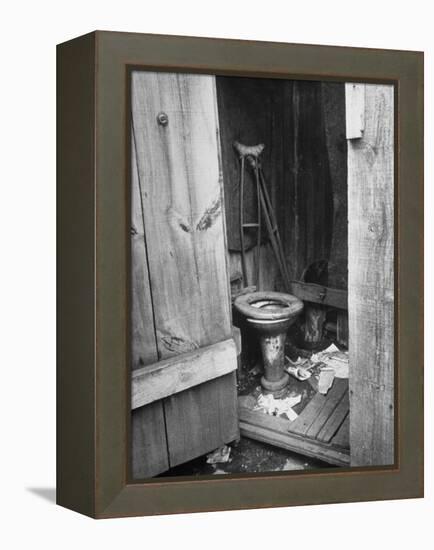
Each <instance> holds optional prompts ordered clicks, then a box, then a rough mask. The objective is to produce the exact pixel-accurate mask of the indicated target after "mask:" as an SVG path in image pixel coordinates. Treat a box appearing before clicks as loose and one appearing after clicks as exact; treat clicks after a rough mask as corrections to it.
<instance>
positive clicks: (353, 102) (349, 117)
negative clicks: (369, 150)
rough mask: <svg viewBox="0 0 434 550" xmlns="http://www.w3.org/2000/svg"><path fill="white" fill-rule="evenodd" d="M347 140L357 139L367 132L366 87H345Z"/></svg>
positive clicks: (347, 85)
mask: <svg viewBox="0 0 434 550" xmlns="http://www.w3.org/2000/svg"><path fill="white" fill-rule="evenodd" d="M345 109H346V133H347V139H357V138H361V137H362V136H363V132H364V131H365V85H364V84H346V85H345Z"/></svg>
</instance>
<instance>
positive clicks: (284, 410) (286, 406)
mask: <svg viewBox="0 0 434 550" xmlns="http://www.w3.org/2000/svg"><path fill="white" fill-rule="evenodd" d="M300 401H301V395H296V396H292V397H285V398H284V399H275V398H274V397H273V395H272V394H271V393H269V394H265V395H264V394H261V395H259V397H258V400H257V405H256V407H255V409H256V410H262V411H264V412H265V413H266V414H271V415H273V416H280V415H282V414H285V415H286V416H287V417H288V419H289V420H291V421H293V420H295V419H296V418H297V417H298V414H297V413H296V412H295V411H294V409H293V407H294V406H295V405H297V404H298V403H300Z"/></svg>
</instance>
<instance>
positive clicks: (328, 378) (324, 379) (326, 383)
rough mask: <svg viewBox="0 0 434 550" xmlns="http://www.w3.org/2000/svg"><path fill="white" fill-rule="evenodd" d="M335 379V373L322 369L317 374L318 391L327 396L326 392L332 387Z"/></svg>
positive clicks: (331, 370)
mask: <svg viewBox="0 0 434 550" xmlns="http://www.w3.org/2000/svg"><path fill="white" fill-rule="evenodd" d="M334 379H335V371H334V370H333V369H330V370H329V369H322V370H321V371H320V374H319V380H318V391H319V393H322V394H323V395H327V392H328V391H329V389H330V388H331V387H332V385H333V380H334Z"/></svg>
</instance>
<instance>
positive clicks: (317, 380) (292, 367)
mask: <svg viewBox="0 0 434 550" xmlns="http://www.w3.org/2000/svg"><path fill="white" fill-rule="evenodd" d="M285 359H286V366H285V370H286V372H287V373H288V374H290V375H291V376H293V377H294V378H297V379H298V380H301V381H303V380H308V381H309V384H310V385H311V386H312V388H313V389H314V390H315V391H317V392H320V393H322V394H323V395H326V394H327V392H328V390H329V389H330V388H331V386H332V385H333V380H334V378H348V373H349V369H348V352H346V351H340V350H339V348H338V347H337V346H335V344H331V345H330V346H329V347H328V348H327V349H325V350H323V351H320V352H318V353H314V354H312V355H311V356H310V357H298V358H297V360H296V361H291V359H290V358H289V357H288V356H286V357H285Z"/></svg>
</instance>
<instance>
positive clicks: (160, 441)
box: [131, 401, 169, 479]
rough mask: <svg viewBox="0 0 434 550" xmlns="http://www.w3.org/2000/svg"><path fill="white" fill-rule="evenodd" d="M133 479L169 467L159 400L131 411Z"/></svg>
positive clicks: (151, 474)
mask: <svg viewBox="0 0 434 550" xmlns="http://www.w3.org/2000/svg"><path fill="white" fill-rule="evenodd" d="M131 415H132V425H131V438H132V442H133V445H132V455H131V471H132V476H133V479H144V478H146V477H152V476H155V475H157V474H160V473H161V472H164V471H165V470H167V469H168V468H169V457H168V453H167V440H166V430H165V425H164V412H163V405H162V402H161V401H157V402H155V403H151V404H150V405H146V406H145V407H140V408H139V409H135V410H134V411H131Z"/></svg>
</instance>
